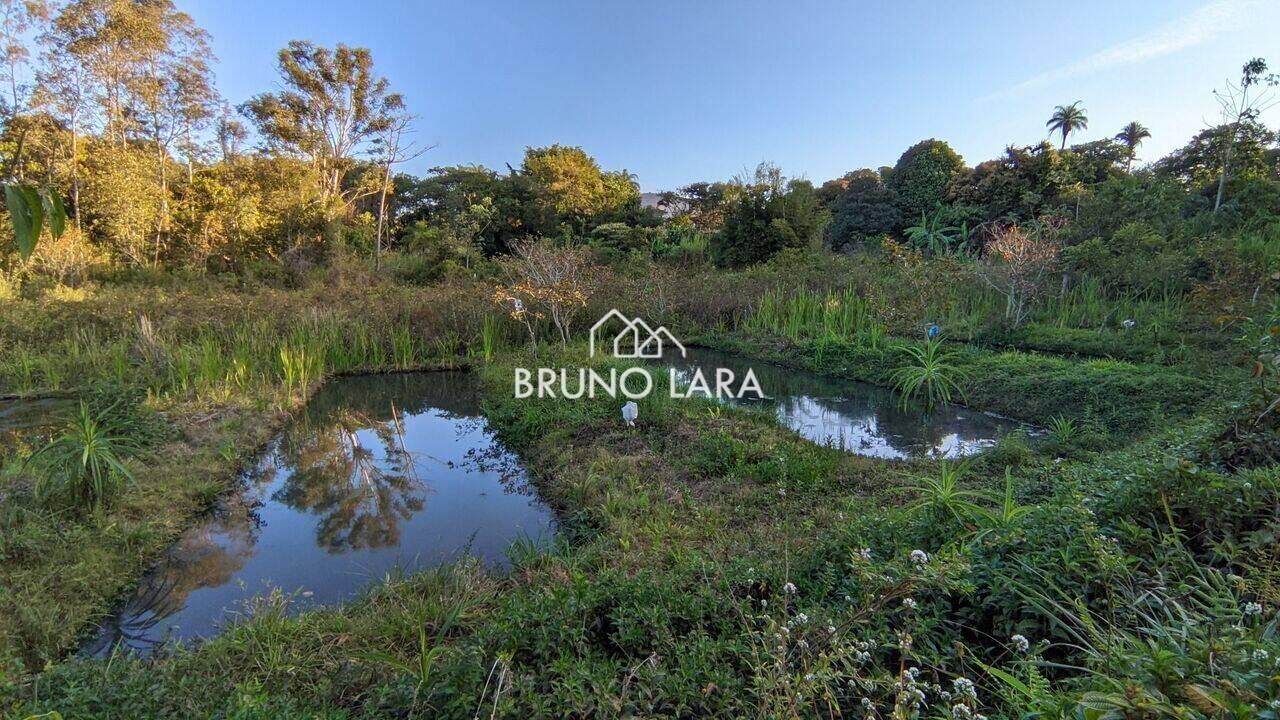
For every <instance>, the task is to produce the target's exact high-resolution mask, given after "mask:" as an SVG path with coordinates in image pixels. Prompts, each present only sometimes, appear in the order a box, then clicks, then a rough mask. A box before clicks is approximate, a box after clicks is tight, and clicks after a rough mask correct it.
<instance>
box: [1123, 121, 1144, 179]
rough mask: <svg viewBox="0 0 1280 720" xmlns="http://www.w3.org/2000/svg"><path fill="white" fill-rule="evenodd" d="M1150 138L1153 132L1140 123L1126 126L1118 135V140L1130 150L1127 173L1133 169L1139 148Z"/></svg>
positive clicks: (1126, 163) (1126, 164) (1126, 167)
mask: <svg viewBox="0 0 1280 720" xmlns="http://www.w3.org/2000/svg"><path fill="white" fill-rule="evenodd" d="M1149 137H1151V131H1150V130H1148V129H1147V126H1146V125H1143V124H1142V123H1140V122H1131V123H1129V124H1128V125H1125V126H1124V129H1123V130H1121V131H1120V132H1119V133H1116V139H1117V140H1119V141H1120V142H1121V144H1123V145H1124V146H1125V147H1126V148H1128V149H1129V151H1128V153H1126V154H1127V156H1128V160H1127V161H1126V162H1125V164H1124V170H1125V172H1128V171H1129V170H1131V169H1132V168H1133V158H1134V156H1136V155H1137V154H1138V146H1139V145H1141V144H1142V141H1143V140H1146V139H1147V138H1149Z"/></svg>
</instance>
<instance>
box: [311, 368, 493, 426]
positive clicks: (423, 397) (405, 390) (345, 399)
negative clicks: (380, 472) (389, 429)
mask: <svg viewBox="0 0 1280 720" xmlns="http://www.w3.org/2000/svg"><path fill="white" fill-rule="evenodd" d="M476 393H477V389H476V380H475V378H474V377H472V376H471V375H470V374H469V373H466V372H462V371H441V372H425V373H390V374H386V375H356V376H351V377H344V378H339V379H337V380H333V381H331V382H328V383H325V385H324V386H323V387H321V388H320V391H319V392H317V393H316V394H315V396H314V397H312V399H311V400H309V401H308V402H307V407H306V411H305V414H304V419H307V420H311V421H321V422H324V421H327V420H328V419H332V418H333V417H334V416H335V414H337V413H340V412H343V411H350V412H356V413H360V414H362V415H366V416H368V417H370V418H372V419H374V420H377V421H381V422H386V421H389V420H391V419H392V418H391V407H392V405H394V406H395V407H396V408H397V409H398V410H399V412H400V413H402V414H404V415H420V414H422V413H424V412H426V411H427V410H436V411H438V412H440V413H442V414H444V415H445V416H446V417H455V418H461V417H477V416H479V415H480V401H479V399H478V397H477V394H476Z"/></svg>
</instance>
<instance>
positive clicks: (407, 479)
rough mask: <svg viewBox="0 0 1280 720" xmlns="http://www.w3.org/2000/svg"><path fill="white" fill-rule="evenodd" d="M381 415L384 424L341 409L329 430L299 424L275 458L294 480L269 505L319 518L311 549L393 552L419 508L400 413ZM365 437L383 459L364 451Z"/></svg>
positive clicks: (420, 496) (420, 495)
mask: <svg viewBox="0 0 1280 720" xmlns="http://www.w3.org/2000/svg"><path fill="white" fill-rule="evenodd" d="M385 412H386V415H387V419H386V420H381V421H380V420H378V419H375V418H372V417H370V416H368V415H366V414H363V413H360V412H355V411H346V410H344V411H338V412H336V413H333V415H332V417H331V420H330V421H329V422H327V423H323V424H321V423H317V422H314V421H306V422H299V423H297V424H295V425H294V426H292V427H291V428H290V429H289V430H288V431H286V432H285V435H284V438H283V439H282V441H281V443H280V447H279V450H278V453H279V456H280V459H281V461H282V464H284V465H286V466H287V467H289V468H290V469H291V470H292V473H291V474H290V476H289V477H288V478H286V479H285V481H284V485H283V487H281V488H280V489H279V490H278V491H277V492H276V493H275V494H274V495H273V496H272V499H273V500H275V501H278V502H282V503H284V504H286V505H288V506H289V507H292V508H295V509H298V510H303V511H306V512H309V513H313V514H315V515H318V516H320V519H319V522H318V523H317V525H316V542H317V543H318V544H319V545H320V546H321V547H323V548H325V549H326V550H328V551H329V552H342V551H344V550H353V549H372V548H381V547H388V546H393V545H396V544H397V543H399V541H400V522H401V521H402V520H408V519H409V518H410V517H412V516H413V514H414V513H416V512H418V511H420V510H422V508H423V505H424V499H425V489H424V487H423V486H422V483H421V482H419V480H418V478H417V476H416V471H415V468H414V461H413V456H412V454H411V453H410V452H409V451H408V449H407V448H406V447H405V444H404V435H403V425H402V421H401V419H400V414H399V412H398V410H397V409H396V408H395V407H394V406H392V405H391V404H390V403H388V409H387V410H386V411H385ZM365 430H367V431H369V432H368V433H362V432H361V431H365ZM368 435H372V436H373V438H376V440H377V443H378V444H379V445H380V446H381V452H380V453H378V452H375V449H374V448H373V447H369V446H366V441H365V440H364V439H363V437H367V436H368Z"/></svg>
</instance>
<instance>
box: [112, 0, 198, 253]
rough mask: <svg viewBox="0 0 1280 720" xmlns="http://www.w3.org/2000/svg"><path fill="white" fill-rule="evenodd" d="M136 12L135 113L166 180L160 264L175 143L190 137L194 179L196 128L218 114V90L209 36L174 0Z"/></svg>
mask: <svg viewBox="0 0 1280 720" xmlns="http://www.w3.org/2000/svg"><path fill="white" fill-rule="evenodd" d="M137 5H139V6H140V7H138V8H137V9H135V10H133V11H132V12H133V13H134V19H135V20H136V22H137V23H138V28H139V32H141V33H143V34H145V35H147V36H148V37H149V41H148V42H143V43H139V44H138V46H137V48H136V52H137V57H136V64H135V66H134V68H133V71H132V72H131V73H129V75H128V76H127V79H126V82H125V87H126V89H127V90H128V93H129V95H128V98H129V105H130V115H131V116H132V117H134V118H136V120H137V124H138V127H137V131H138V134H139V135H140V136H142V137H145V138H146V140H147V142H148V143H149V144H150V145H151V147H152V148H153V150H154V152H155V159H156V166H157V176H158V177H159V184H160V215H159V217H158V218H157V222H156V228H155V245H154V248H153V255H152V262H153V263H155V262H158V261H159V256H160V252H161V250H162V249H163V246H164V243H165V239H166V237H167V235H168V234H169V231H170V222H169V220H170V218H169V172H168V171H169V163H170V161H171V159H172V158H171V148H172V147H173V145H174V143H175V142H177V141H179V140H180V139H183V138H185V140H186V143H185V147H184V155H185V156H186V161H187V178H188V181H190V179H191V175H192V165H193V155H194V154H195V153H196V151H197V150H196V148H195V147H194V139H193V134H194V130H195V129H196V128H198V127H202V126H203V125H204V124H206V123H207V122H208V120H209V118H211V117H212V116H213V113H214V108H215V107H216V102H217V92H216V91H215V90H214V89H213V73H212V72H211V71H210V69H209V65H208V62H207V59H208V58H209V57H211V54H210V52H209V37H208V34H207V33H206V32H205V31H204V30H202V29H200V28H199V27H198V26H196V24H195V21H193V20H192V19H191V17H190V16H189V15H187V14H186V13H183V12H179V11H178V10H177V9H176V8H175V7H174V6H173V3H172V2H169V0H152V2H148V3H137Z"/></svg>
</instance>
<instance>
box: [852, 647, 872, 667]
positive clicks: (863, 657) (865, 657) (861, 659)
mask: <svg viewBox="0 0 1280 720" xmlns="http://www.w3.org/2000/svg"><path fill="white" fill-rule="evenodd" d="M854 660H857V661H858V664H859V665H866V664H867V663H869V662H871V653H869V652H867V651H866V650H863V651H862V652H860V653H858V654H857V656H856V657H854Z"/></svg>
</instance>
